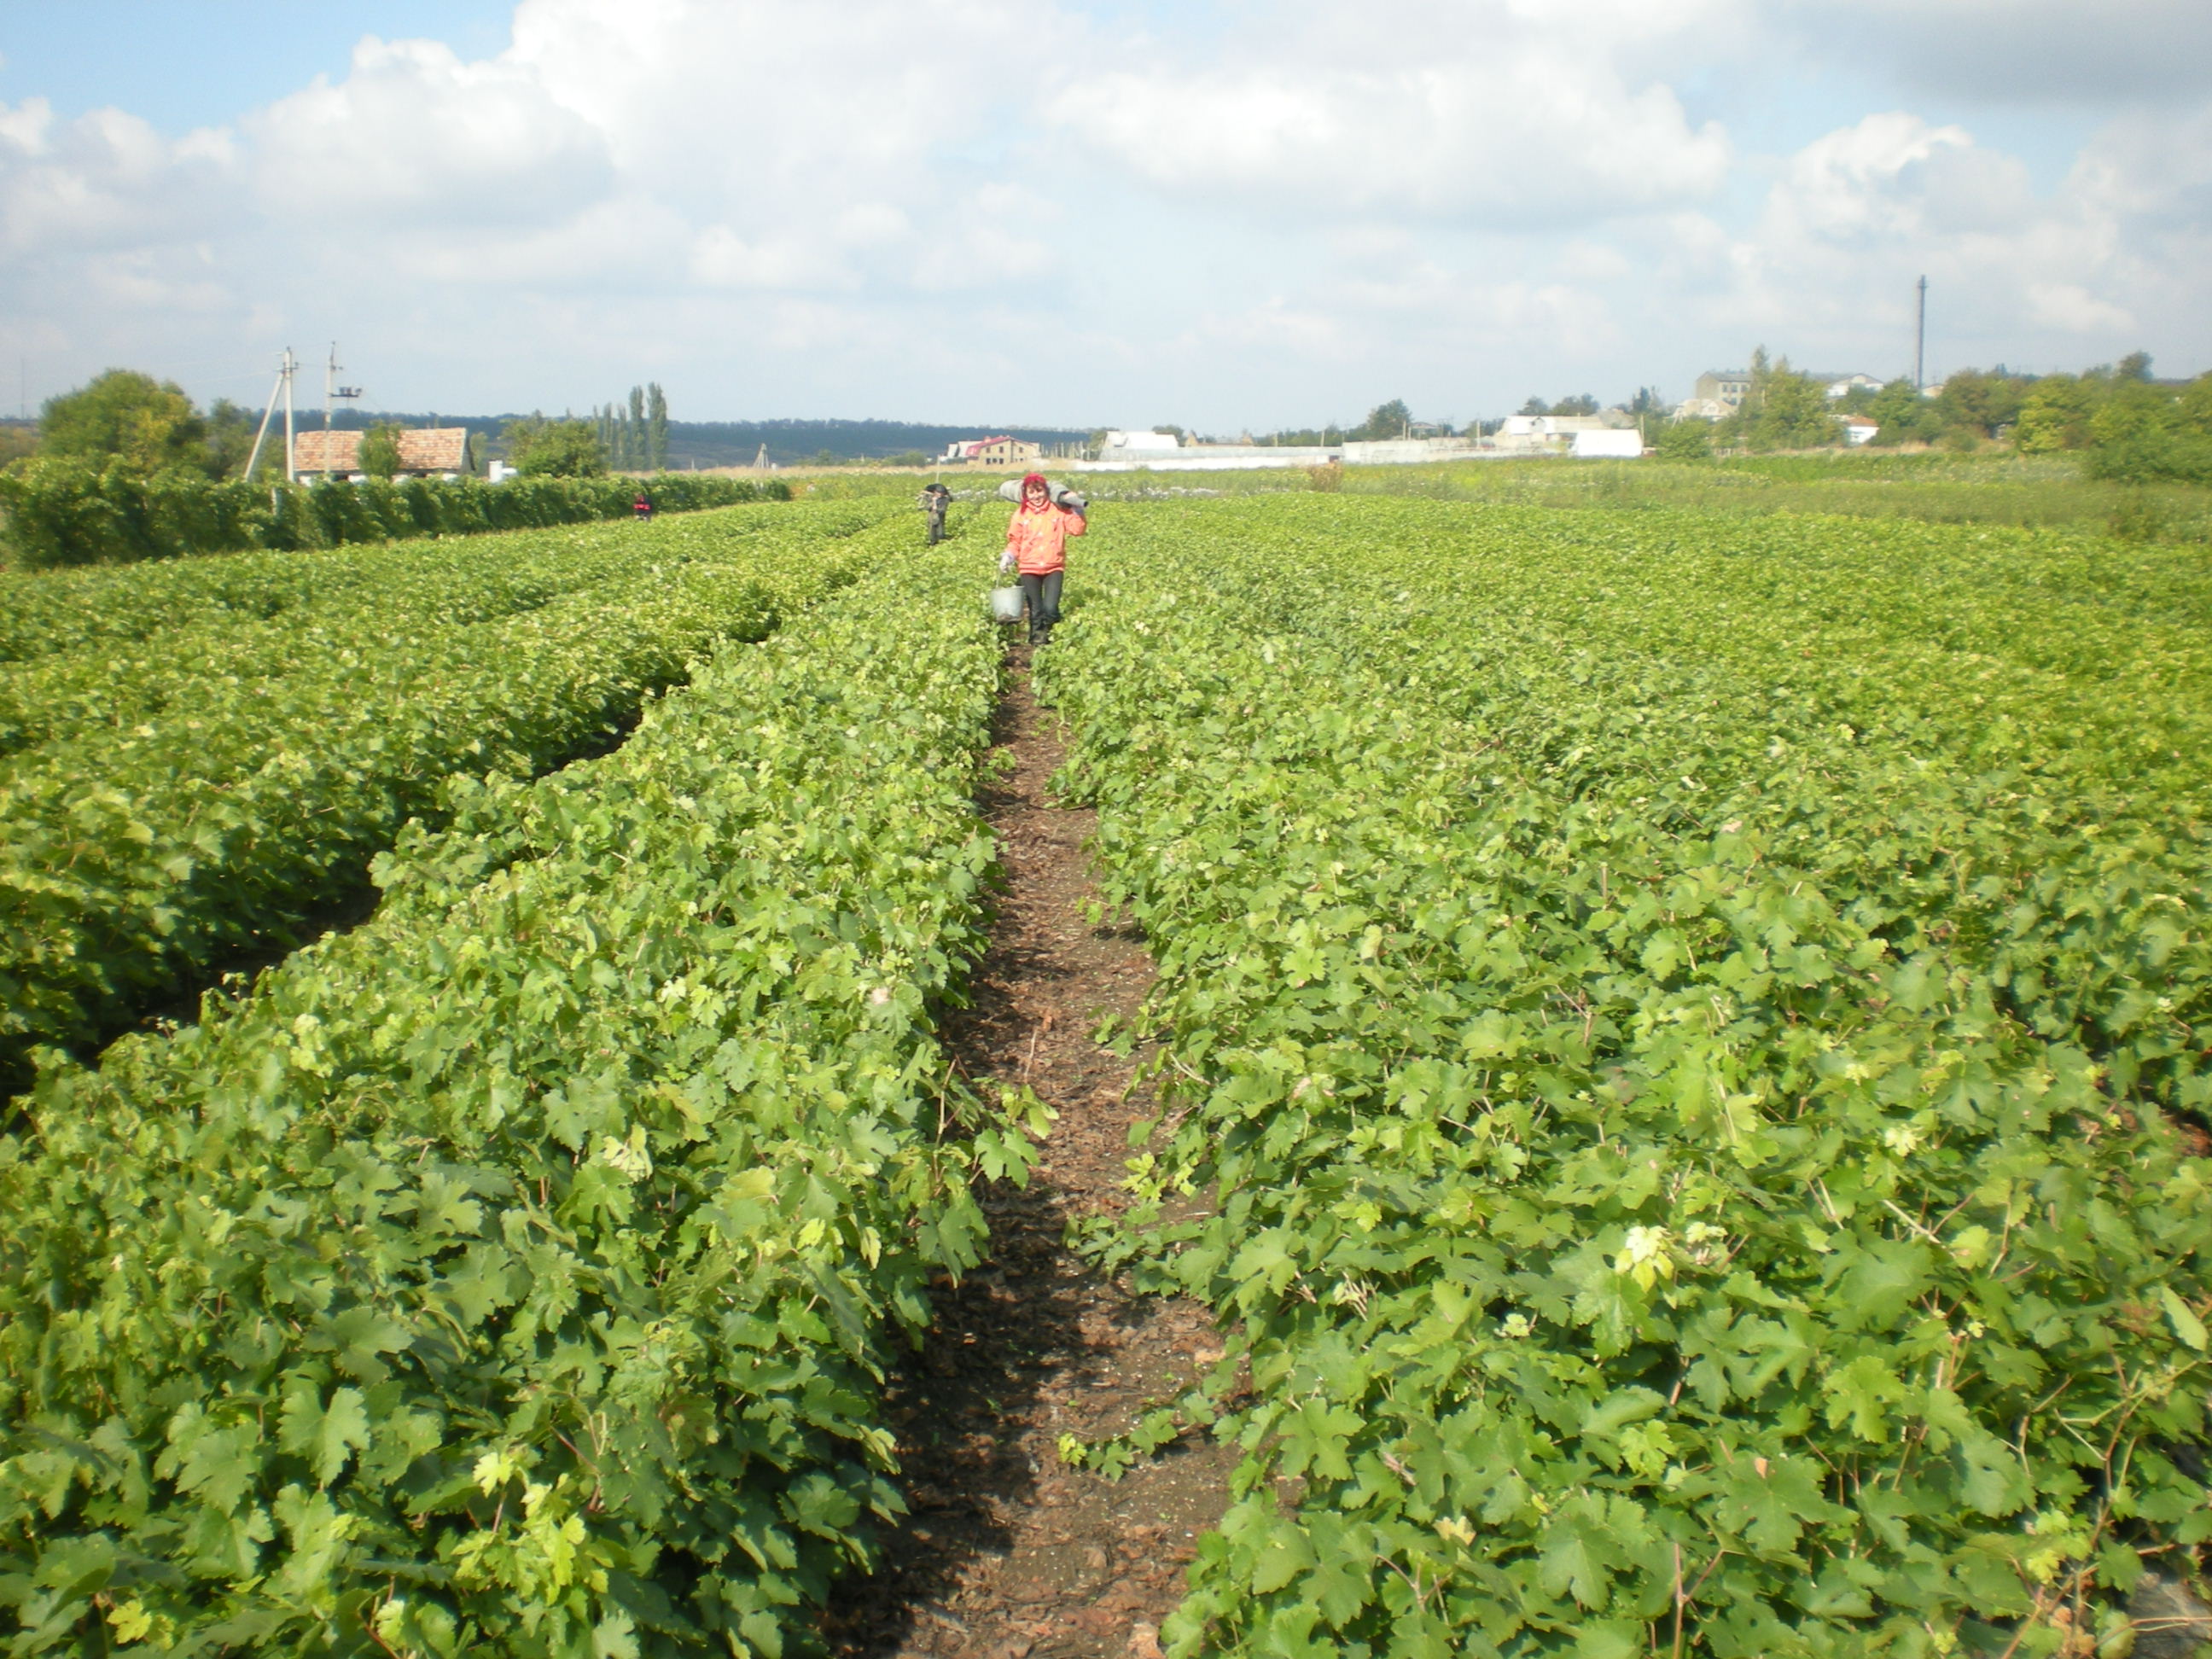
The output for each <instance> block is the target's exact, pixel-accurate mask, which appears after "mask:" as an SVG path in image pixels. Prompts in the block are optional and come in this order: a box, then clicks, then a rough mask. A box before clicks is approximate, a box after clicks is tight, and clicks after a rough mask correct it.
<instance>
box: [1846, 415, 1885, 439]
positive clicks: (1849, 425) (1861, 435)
mask: <svg viewBox="0 0 2212 1659" xmlns="http://www.w3.org/2000/svg"><path fill="white" fill-rule="evenodd" d="M1880 431H1881V422H1878V421H1870V420H1869V419H1867V417H1866V416H1863V415H1846V416H1844V442H1845V443H1847V444H1851V445H1854V446H1856V445H1858V444H1870V443H1872V442H1873V441H1874V439H1875V434H1876V433H1877V432H1880Z"/></svg>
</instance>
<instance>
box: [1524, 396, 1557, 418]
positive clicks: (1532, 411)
mask: <svg viewBox="0 0 2212 1659" xmlns="http://www.w3.org/2000/svg"><path fill="white" fill-rule="evenodd" d="M1517 412H1518V413H1520V414H1522V415H1548V414H1550V413H1551V412H1552V406H1551V404H1547V403H1546V402H1545V401H1544V400H1543V399H1542V398H1538V397H1533V396H1532V397H1531V398H1529V399H1528V402H1527V403H1525V404H1522V405H1521V407H1520V409H1519V410H1518V411H1517Z"/></svg>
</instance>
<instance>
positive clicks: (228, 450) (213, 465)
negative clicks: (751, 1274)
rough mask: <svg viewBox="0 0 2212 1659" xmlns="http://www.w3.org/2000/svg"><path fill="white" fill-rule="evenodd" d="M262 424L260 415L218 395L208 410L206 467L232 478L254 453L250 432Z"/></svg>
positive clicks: (214, 472)
mask: <svg viewBox="0 0 2212 1659" xmlns="http://www.w3.org/2000/svg"><path fill="white" fill-rule="evenodd" d="M260 424H261V416H259V415H258V414H256V413H255V412H254V411H253V410H250V409H241V408H240V407H239V405H238V404H234V403H233V402H231V400H230V399H229V398H216V400H215V401H214V402H213V403H211V404H209V405H208V412H207V469H208V471H209V472H210V473H211V474H212V475H213V476H215V477H218V478H228V477H236V476H237V475H238V474H239V473H240V472H243V471H245V470H246V457H247V456H249V455H251V454H252V453H253V434H254V431H255V429H256V428H258V427H259V426H260Z"/></svg>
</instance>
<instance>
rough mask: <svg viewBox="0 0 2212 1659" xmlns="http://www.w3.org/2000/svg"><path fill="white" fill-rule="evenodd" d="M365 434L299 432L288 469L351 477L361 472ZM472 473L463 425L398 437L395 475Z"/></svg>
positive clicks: (414, 431)
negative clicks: (397, 457)
mask: <svg viewBox="0 0 2212 1659" xmlns="http://www.w3.org/2000/svg"><path fill="white" fill-rule="evenodd" d="M367 436H368V434H367V433H365V432H302V433H300V434H299V435H297V436H295V438H294V439H293V440H292V470H293V471H295V472H298V473H300V474H301V475H302V476H305V475H306V474H308V473H313V474H314V475H316V476H317V477H324V478H351V477H357V476H359V475H360V472H361V441H362V439H363V438H365V437H367ZM473 471H476V467H475V465H474V456H473V454H472V453H471V443H470V440H469V429H468V428H466V427H465V426H426V427H416V428H412V429H410V430H408V431H404V432H402V433H401V434H400V435H399V476H400V477H403V478H435V477H447V476H449V475H450V476H453V477H459V476H460V475H462V474H464V473H468V472H473Z"/></svg>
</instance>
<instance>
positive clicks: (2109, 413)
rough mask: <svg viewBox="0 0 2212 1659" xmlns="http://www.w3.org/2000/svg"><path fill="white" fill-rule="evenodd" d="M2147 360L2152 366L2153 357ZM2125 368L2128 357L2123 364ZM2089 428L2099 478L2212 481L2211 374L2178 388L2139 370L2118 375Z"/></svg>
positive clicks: (2093, 467) (2090, 458) (2091, 467)
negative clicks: (2159, 382)
mask: <svg viewBox="0 0 2212 1659" xmlns="http://www.w3.org/2000/svg"><path fill="white" fill-rule="evenodd" d="M2137 355H2138V356H2140V355H2141V354H2137ZM2143 361H2144V362H2145V364H2146V365H2148V361H2149V360H2148V358H2145V359H2144V360H2143ZM2126 367H2127V363H2126V361H2125V360H2123V362H2122V364H2121V368H2123V369H2125V368H2126ZM2089 433H2090V437H2091V444H2090V449H2089V455H2088V470H2089V471H2090V472H2091V474H2092V475H2093V476H2094V477H2100V478H2118V479H2120V480H2123V481H2124V482H2126V483H2154V482H2155V481H2158V480H2160V479H2174V480H2179V481H2182V482H2185V483H2212V384H2208V377H2205V376H2201V375H2200V376H2199V377H2198V378H2197V380H2193V381H2191V383H2190V384H2189V385H2188V386H2186V387H2185V388H2183V389H2182V390H2180V391H2179V392H2176V391H2175V390H2174V389H2173V388H2172V387H2170V386H2154V385H2153V384H2152V383H2151V382H2150V381H2149V380H2147V379H2144V378H2142V376H2141V375H2140V374H2119V375H2118V376H2116V377H2115V379H2114V380H2113V382H2112V390H2111V392H2110V393H2109V394H2108V395H2107V396H2106V398H2105V399H2104V401H2103V403H2102V404H2101V405H2100V407H2099V409H2098V410H2097V412H2096V414H2095V415H2094V416H2092V417H2091V418H2090V422H2089Z"/></svg>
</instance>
